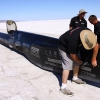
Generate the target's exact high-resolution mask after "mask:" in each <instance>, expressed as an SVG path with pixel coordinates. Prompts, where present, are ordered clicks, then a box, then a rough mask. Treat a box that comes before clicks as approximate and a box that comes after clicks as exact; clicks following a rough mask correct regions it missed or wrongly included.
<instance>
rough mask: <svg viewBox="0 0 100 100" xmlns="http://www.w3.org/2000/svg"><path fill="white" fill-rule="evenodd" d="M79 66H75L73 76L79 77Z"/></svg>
mask: <svg viewBox="0 0 100 100" xmlns="http://www.w3.org/2000/svg"><path fill="white" fill-rule="evenodd" d="M78 72H79V66H73V76H74V77H78Z"/></svg>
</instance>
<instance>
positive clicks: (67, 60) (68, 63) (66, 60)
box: [59, 49, 80, 70]
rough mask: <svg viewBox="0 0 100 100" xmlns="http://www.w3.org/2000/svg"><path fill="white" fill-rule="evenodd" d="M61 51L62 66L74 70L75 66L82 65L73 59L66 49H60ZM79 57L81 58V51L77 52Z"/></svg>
mask: <svg viewBox="0 0 100 100" xmlns="http://www.w3.org/2000/svg"><path fill="white" fill-rule="evenodd" d="M59 53H60V56H61V59H62V68H63V69H64V70H72V69H73V66H80V64H79V63H77V62H75V61H73V60H72V59H71V57H70V55H68V54H66V53H65V52H64V51H62V50H60V49H59ZM77 57H78V58H79V59H80V53H78V54H77Z"/></svg>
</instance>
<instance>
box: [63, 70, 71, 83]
mask: <svg viewBox="0 0 100 100" xmlns="http://www.w3.org/2000/svg"><path fill="white" fill-rule="evenodd" d="M69 72H70V71H69V70H63V73H62V83H63V84H66V83H67V80H68V76H69Z"/></svg>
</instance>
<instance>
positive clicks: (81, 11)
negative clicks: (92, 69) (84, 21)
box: [78, 9, 87, 15]
mask: <svg viewBox="0 0 100 100" xmlns="http://www.w3.org/2000/svg"><path fill="white" fill-rule="evenodd" d="M82 13H84V14H86V13H87V12H86V11H85V10H84V9H81V10H80V11H79V14H78V15H80V14H82Z"/></svg>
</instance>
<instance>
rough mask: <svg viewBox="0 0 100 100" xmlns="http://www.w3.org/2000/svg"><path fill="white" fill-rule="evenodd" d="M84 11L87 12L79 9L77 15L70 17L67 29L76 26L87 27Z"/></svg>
mask: <svg viewBox="0 0 100 100" xmlns="http://www.w3.org/2000/svg"><path fill="white" fill-rule="evenodd" d="M86 13H87V12H86V11H85V10H83V9H81V10H80V11H79V14H78V16H75V17H73V18H72V19H71V21H70V24H69V29H73V28H76V27H87V21H86V20H85V19H84V16H85V14H86Z"/></svg>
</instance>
